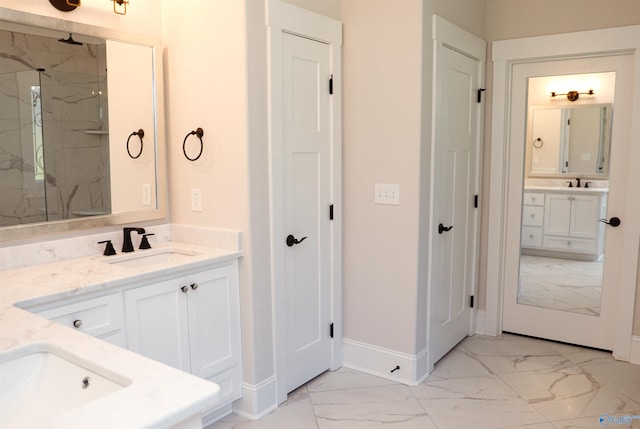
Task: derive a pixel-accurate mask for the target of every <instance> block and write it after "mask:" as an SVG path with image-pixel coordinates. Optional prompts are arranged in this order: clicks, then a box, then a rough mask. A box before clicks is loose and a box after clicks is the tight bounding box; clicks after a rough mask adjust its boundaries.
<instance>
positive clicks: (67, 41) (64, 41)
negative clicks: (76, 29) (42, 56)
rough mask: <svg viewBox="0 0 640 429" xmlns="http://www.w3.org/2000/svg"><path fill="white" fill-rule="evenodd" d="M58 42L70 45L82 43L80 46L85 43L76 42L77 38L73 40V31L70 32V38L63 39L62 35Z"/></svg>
mask: <svg viewBox="0 0 640 429" xmlns="http://www.w3.org/2000/svg"><path fill="white" fill-rule="evenodd" d="M58 42H62V43H67V44H69V45H80V46H82V45H83V43H82V42H76V41H75V40H73V36H72V35H71V33H69V38H68V39H63V38H62V37H61V38H59V39H58Z"/></svg>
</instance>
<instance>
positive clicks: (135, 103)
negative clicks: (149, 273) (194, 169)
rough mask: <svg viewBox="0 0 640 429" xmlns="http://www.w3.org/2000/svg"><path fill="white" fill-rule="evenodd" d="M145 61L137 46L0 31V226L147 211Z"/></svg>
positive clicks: (150, 198) (151, 171)
mask: <svg viewBox="0 0 640 429" xmlns="http://www.w3.org/2000/svg"><path fill="white" fill-rule="evenodd" d="M34 32H35V33H38V31H35V30H34ZM152 61H153V58H152V52H151V48H149V47H145V46H139V45H128V44H125V43H120V42H111V41H105V40H103V39H97V38H90V37H86V36H82V35H76V34H64V35H63V34H60V37H57V38H56V37H48V36H45V35H42V34H28V33H27V32H21V31H11V30H0V70H2V72H1V73H0V106H2V111H3V115H2V117H3V120H2V121H0V138H1V141H0V227H8V226H13V225H22V224H30V223H37V222H46V221H59V220H66V219H74V218H81V217H87V216H100V215H107V214H111V213H126V212H133V211H137V210H148V209H152V208H156V207H157V202H156V187H157V186H156V167H155V158H156V157H155V118H154V105H153V99H154V97H153V85H154V83H153V64H152ZM107 64H108V66H107ZM123 73H124V74H130V75H131V77H130V78H127V79H125V80H122V74H123ZM132 82H133V83H132ZM130 84H132V85H135V86H133V87H136V86H137V88H139V91H136V92H137V93H136V96H135V97H132V96H131V91H130V88H131V86H129V85H130ZM132 98H134V99H133V100H132ZM109 112H111V113H112V114H111V115H109ZM114 115H115V116H114ZM110 117H111V124H110V121H109V118H110ZM116 120H117V126H114V125H113V124H114V121H116ZM140 128H145V137H144V151H143V153H142V154H141V156H140V158H139V159H136V160H134V159H131V158H130V157H129V156H128V155H127V151H126V141H127V137H128V136H129V134H130V133H131V131H136V130H138V129H140ZM141 144H142V142H141V140H138V139H137V138H134V140H133V142H132V143H131V146H132V149H131V150H132V151H133V152H135V153H137V151H138V150H139V149H140V148H141V146H140V145H141ZM124 171H130V172H131V173H130V174H128V175H123V172H124Z"/></svg>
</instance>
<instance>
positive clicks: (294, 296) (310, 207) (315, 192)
mask: <svg viewBox="0 0 640 429" xmlns="http://www.w3.org/2000/svg"><path fill="white" fill-rule="evenodd" d="M282 40H283V46H282V52H283V69H282V70H283V88H282V90H283V118H284V130H283V131H284V132H283V139H284V141H283V148H284V149H283V150H284V153H283V159H284V164H283V178H284V183H283V188H284V230H285V234H286V235H287V236H288V235H291V236H292V238H291V239H289V243H288V244H287V242H286V241H287V237H286V236H285V237H277V238H276V239H277V240H281V245H282V246H285V252H284V265H285V283H286V284H285V290H286V292H285V294H286V312H287V315H286V318H287V330H286V344H287V368H288V369H287V371H288V373H287V380H286V384H287V391H291V390H293V389H295V388H297V387H298V386H300V385H302V384H304V383H306V382H307V381H309V380H310V379H312V378H313V377H315V376H317V375H318V374H320V373H322V372H324V371H326V370H327V369H329V367H330V365H331V348H330V347H331V341H330V337H329V315H330V301H329V298H330V259H329V258H330V248H329V244H330V243H329V241H330V231H329V204H330V202H329V198H330V166H331V165H330V138H331V137H330V133H329V131H330V123H329V77H330V76H329V73H330V71H329V58H330V48H329V46H328V45H326V44H324V43H320V42H316V41H313V40H310V39H306V38H303V37H298V36H293V35H290V34H283V38H282ZM293 240H295V241H293Z"/></svg>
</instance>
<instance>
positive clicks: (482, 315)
mask: <svg viewBox="0 0 640 429" xmlns="http://www.w3.org/2000/svg"><path fill="white" fill-rule="evenodd" d="M485 320H486V312H485V311H484V310H478V311H476V334H478V335H485V333H486V330H485V323H486V322H485Z"/></svg>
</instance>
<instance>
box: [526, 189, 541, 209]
mask: <svg viewBox="0 0 640 429" xmlns="http://www.w3.org/2000/svg"><path fill="white" fill-rule="evenodd" d="M523 204H526V205H530V206H544V194H540V193H538V192H525V193H524V196H523Z"/></svg>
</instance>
